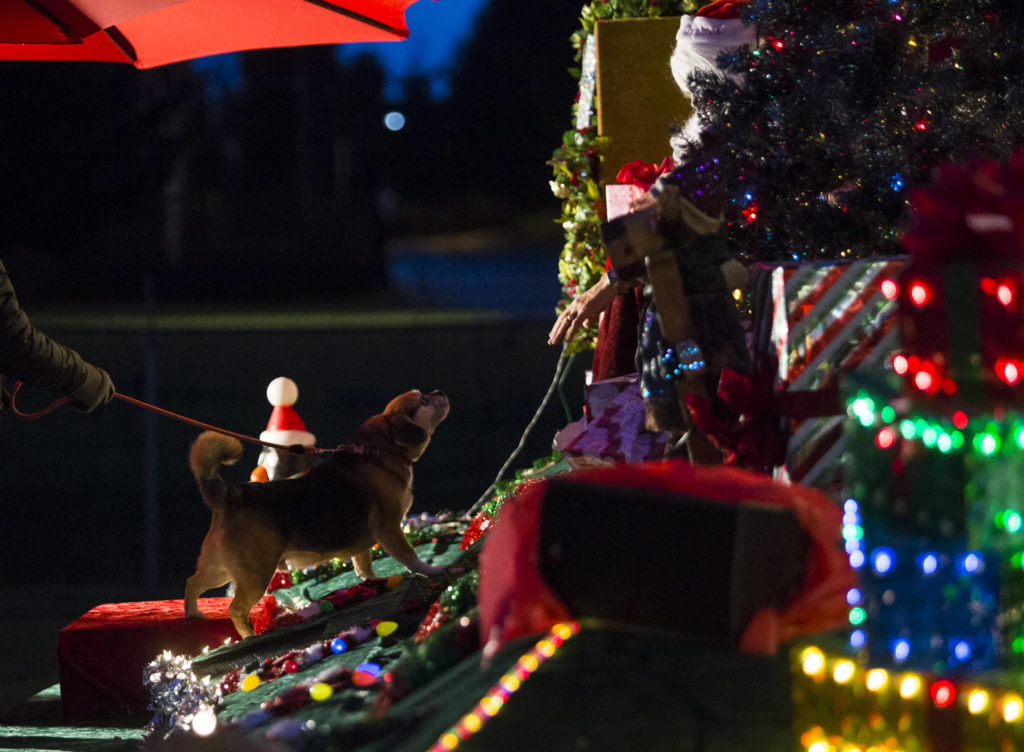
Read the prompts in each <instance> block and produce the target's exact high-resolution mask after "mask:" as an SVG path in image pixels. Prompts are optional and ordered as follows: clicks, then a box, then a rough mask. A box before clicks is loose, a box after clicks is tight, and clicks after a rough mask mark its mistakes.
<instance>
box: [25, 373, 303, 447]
mask: <svg viewBox="0 0 1024 752" xmlns="http://www.w3.org/2000/svg"><path fill="white" fill-rule="evenodd" d="M21 384H22V382H20V381H16V382H15V383H14V387H13V388H12V389H11V410H12V411H14V414H15V415H17V416H18V417H19V418H23V419H25V420H36V419H37V418H42V417H43V416H44V415H47V414H49V413H51V412H53V411H54V410H56V409H57V408H58V407H60V406H62V405H66V404H67V403H68V402H70V401H71V398H70V397H61V398H60V399H58V400H56V401H54V402H52V403H51V404H49V405H47V406H46V407H44V408H43V409H42V410H39V411H37V412H34V413H23V412H21V410H19V409H18V408H17V406H16V405H15V404H14V396H15V395H16V394H17V393H18V390H19V389H21ZM114 396H115V397H117V398H118V399H119V400H124V401H125V402H128V403H130V404H132V405H136V406H137V407H142V408H145V409H146V410H152V411H153V412H155V413H159V414H160V415H165V416H167V417H168V418H174V419H175V420H180V421H181V422H182V423H188V424H189V425H190V426H195V427H196V428H203V429H205V430H207V431H216V432H217V433H222V434H224V435H225V436H233V437H234V438H236V439H238V440H239V441H246V442H249V443H250V444H262V445H263V446H266V447H271V448H272V449H284V450H285V451H288V452H291V453H292V454H317V453H319V452H320V451H321V450H318V449H316V448H314V447H307V446H303V445H302V444H275V443H273V442H271V441H263V440H261V439H257V438H256V437H254V436H246V435H245V434H243V433H235V432H234V431H228V430H227V429H224V428H218V427H217V426H211V425H210V424H209V423H202V422H200V421H198V420H193V419H192V418H187V417H185V416H184V415H179V414H178V413H173V412H171V411H170V410H164V409H163V408H162V407H157V406H156V405H151V404H149V403H148V402H143V401H142V400H138V399H135V398H134V397H129V396H128V395H126V394H121V393H120V392H114Z"/></svg>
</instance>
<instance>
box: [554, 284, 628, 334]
mask: <svg viewBox="0 0 1024 752" xmlns="http://www.w3.org/2000/svg"><path fill="white" fill-rule="evenodd" d="M614 299H615V290H614V288H612V286H611V283H610V282H609V281H608V275H607V274H603V275H601V279H600V280H598V281H597V283H596V284H594V285H593V286H592V287H589V288H588V289H587V290H586V291H585V292H583V293H581V294H580V295H578V296H576V297H575V298H574V299H573V301H572V302H571V303H569V305H567V306H566V307H565V310H564V311H562V313H561V314H559V316H558V319H556V320H555V324H554V326H552V327H551V331H550V332H548V344H549V345H558V344H561V343H562V342H568V341H569V340H571V339H572V338H573V337H574V336H575V334H576V332H578V331H579V329H580V327H581V326H596V325H597V320H598V317H600V315H601V313H602V312H603V311H604V310H605V309H607V308H608V306H610V305H611V304H612V301H613V300H614Z"/></svg>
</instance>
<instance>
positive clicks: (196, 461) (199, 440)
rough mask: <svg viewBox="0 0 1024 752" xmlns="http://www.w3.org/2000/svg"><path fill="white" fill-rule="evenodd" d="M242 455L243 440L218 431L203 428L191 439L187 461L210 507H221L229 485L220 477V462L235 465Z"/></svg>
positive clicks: (200, 491) (204, 499)
mask: <svg viewBox="0 0 1024 752" xmlns="http://www.w3.org/2000/svg"><path fill="white" fill-rule="evenodd" d="M241 456H242V442H240V441H239V440H238V439H236V438H235V437H233V436H226V435H224V434H222V433H217V432H216V431H204V432H203V433H201V434H199V436H198V437H196V440H195V441H194V442H192V449H191V450H189V453H188V464H189V467H191V468H192V474H193V475H194V476H195V477H196V483H198V484H199V493H200V494H202V497H203V501H204V502H206V506H208V507H210V509H222V508H223V507H224V504H225V501H226V498H225V497H226V492H227V484H225V483H224V481H223V480H221V477H220V473H219V472H218V470H219V469H220V466H221V465H233V464H235V463H236V462H238V460H239V458H241Z"/></svg>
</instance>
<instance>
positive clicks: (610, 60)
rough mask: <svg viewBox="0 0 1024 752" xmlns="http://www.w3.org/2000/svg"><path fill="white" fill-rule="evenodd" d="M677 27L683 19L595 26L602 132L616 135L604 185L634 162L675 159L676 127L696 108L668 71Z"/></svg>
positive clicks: (634, 20)
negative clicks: (673, 135)
mask: <svg viewBox="0 0 1024 752" xmlns="http://www.w3.org/2000/svg"><path fill="white" fill-rule="evenodd" d="M678 29H679V17H678V16H670V17H667V18H630V19H622V20H617V21H600V22H598V23H597V24H596V25H595V30H594V33H595V35H596V42H595V44H596V52H597V100H596V101H597V130H598V133H600V134H601V135H602V136H609V137H611V145H610V146H609V148H608V151H607V152H606V154H605V161H604V167H603V169H602V173H601V176H602V182H604V183H614V182H615V175H616V174H617V173H618V171H619V168H621V167H622V165H624V164H626V163H628V162H632V161H633V160H635V159H639V160H642V161H644V162H648V163H654V164H660V163H661V160H663V159H664V158H665V157H668V156H671V155H672V147H671V146H670V145H669V136H670V135H671V125H672V124H673V123H683V122H684V121H685V120H686V119H687V118H688V117H689V116H690V112H691V109H692V108H691V107H690V103H689V101H688V100H687V99H686V97H684V96H683V93H682V92H681V91H679V87H678V86H676V82H675V81H674V80H673V78H672V69H671V68H670V67H669V59H670V58H671V56H672V48H673V47H674V46H675V40H676V31H677V30H678Z"/></svg>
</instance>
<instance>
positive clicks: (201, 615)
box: [185, 611, 206, 619]
mask: <svg viewBox="0 0 1024 752" xmlns="http://www.w3.org/2000/svg"><path fill="white" fill-rule="evenodd" d="M185 618H186V619H205V618H206V614H204V613H203V612H202V611H196V612H195V613H192V614H190V613H188V612H187V611H186V612H185Z"/></svg>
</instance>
